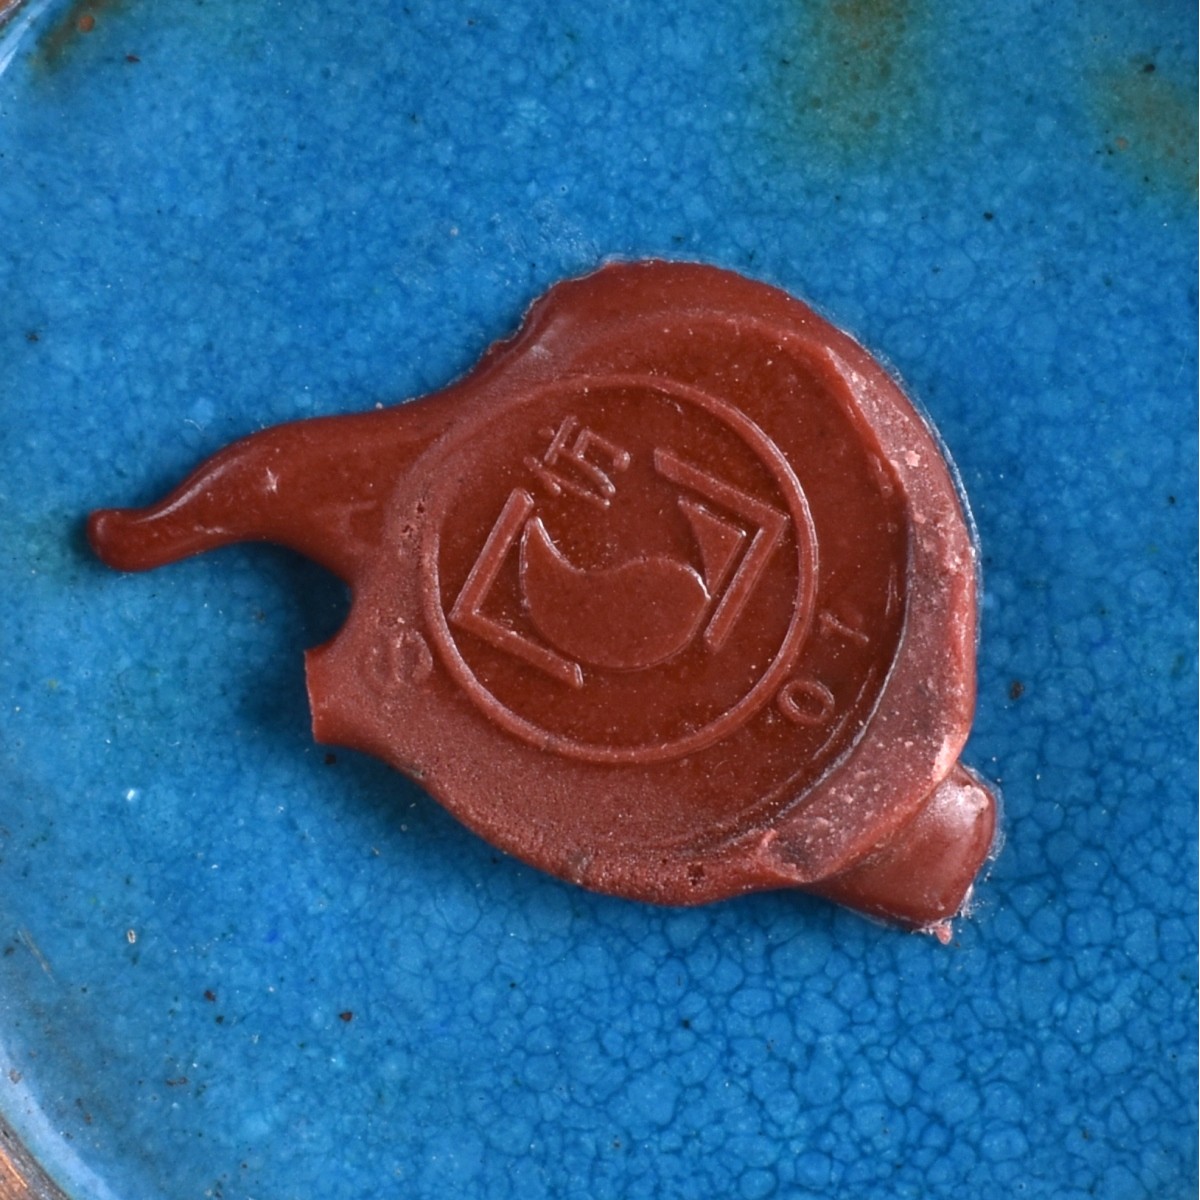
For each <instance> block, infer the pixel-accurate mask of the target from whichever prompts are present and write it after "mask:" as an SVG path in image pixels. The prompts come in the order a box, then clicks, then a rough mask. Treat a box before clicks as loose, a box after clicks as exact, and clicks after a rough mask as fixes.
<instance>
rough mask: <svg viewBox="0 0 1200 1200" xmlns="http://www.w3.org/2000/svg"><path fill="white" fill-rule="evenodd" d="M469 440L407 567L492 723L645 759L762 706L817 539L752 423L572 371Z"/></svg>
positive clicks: (690, 394)
mask: <svg viewBox="0 0 1200 1200" xmlns="http://www.w3.org/2000/svg"><path fill="white" fill-rule="evenodd" d="M488 435H489V436H486V437H483V438H476V439H473V441H472V442H471V443H470V444H468V445H466V446H462V445H459V446H457V447H455V449H454V451H453V453H452V455H449V456H448V457H447V459H446V461H445V463H444V471H445V478H444V480H443V481H442V486H441V487H440V488H439V489H435V491H434V499H433V506H434V511H433V514H432V516H433V520H432V521H431V522H430V524H429V525H428V526H427V529H428V536H427V538H426V544H425V551H424V565H425V570H426V571H427V572H428V576H427V578H429V579H430V580H431V581H432V585H431V586H429V587H428V588H427V589H426V592H425V594H426V597H427V603H428V605H429V610H430V611H429V612H428V616H429V620H430V625H431V628H432V630H433V632H434V637H435V641H436V642H437V643H438V646H439V649H440V651H441V654H442V657H443V659H444V661H445V663H446V665H447V666H448V668H449V669H450V671H451V672H452V673H453V674H454V676H455V677H456V678H457V679H458V682H459V683H460V684H461V686H462V687H463V688H464V689H465V690H466V692H467V693H468V694H469V695H470V696H471V698H472V699H473V700H474V702H475V703H476V704H477V705H479V706H480V708H482V709H483V711H484V712H485V713H486V714H487V715H488V716H489V717H490V718H491V719H492V720H494V721H495V722H496V723H497V724H499V725H500V726H502V727H504V728H506V729H508V730H509V731H510V732H511V733H514V734H516V735H517V736H519V737H521V738H522V739H524V740H526V741H529V742H532V743H534V744H535V745H538V746H540V747H543V748H545V749H548V750H552V751H555V752H557V753H561V754H566V755H569V756H573V757H578V758H581V759H585V760H590V761H595V762H654V761H662V760H667V759H675V758H678V757H681V756H683V755H685V754H688V753H690V752H693V751H696V750H700V749H703V748H704V747H707V746H710V745H712V744H713V743H715V742H717V741H719V740H720V739H722V738H724V737H726V736H728V735H729V734H730V733H732V732H733V731H734V730H736V729H738V728H740V727H741V726H743V725H744V724H745V723H746V722H747V721H748V720H750V719H751V718H752V717H753V716H754V715H755V714H756V713H757V712H759V711H760V710H761V709H762V708H763V706H764V705H766V704H767V703H769V702H770V700H771V699H772V697H774V696H775V694H776V693H777V692H778V690H779V688H780V686H781V685H782V683H783V682H784V680H785V677H786V675H787V672H788V670H789V667H790V666H791V664H792V663H793V662H794V661H795V658H796V656H797V654H798V652H799V650H800V647H801V646H802V645H803V643H804V640H805V638H806V636H807V634H808V632H809V630H810V627H811V624H812V620H813V597H814V595H815V591H816V584H817V544H816V536H815V533H814V529H813V521H812V516H811V514H810V511H809V505H808V501H807V499H806V498H805V495H804V492H803V489H802V488H801V485H800V483H799V481H798V479H797V477H796V475H795V473H794V471H793V470H792V468H791V467H790V466H789V464H788V462H787V461H786V460H785V458H784V457H783V455H782V454H781V453H780V452H779V450H778V449H777V448H776V447H775V445H774V444H773V443H772V442H771V440H770V439H769V438H768V437H767V436H766V435H765V434H764V433H763V431H762V430H761V429H760V428H759V427H758V426H757V425H755V424H754V422H753V421H751V420H750V419H749V418H748V417H747V416H745V415H744V414H743V413H742V412H740V411H739V410H738V409H737V408H735V407H734V406H733V405H731V404H729V403H726V402H725V401H723V400H721V399H720V398H718V397H716V396H714V395H712V394H710V393H709V392H707V391H705V390H701V389H699V388H696V387H693V386H690V385H688V384H684V383H677V382H673V381H664V380H661V379H658V378H654V377H650V376H604V377H583V378H572V379H569V380H566V381H563V382H561V383H558V384H555V385H552V386H549V387H547V388H544V389H543V390H540V391H537V392H535V393H533V394H532V395H530V396H529V397H528V398H527V399H525V400H523V401H522V403H520V405H518V406H514V408H512V409H510V410H509V411H508V412H506V413H505V414H504V419H503V420H502V421H497V422H496V427H495V429H494V430H491V429H489V430H488ZM467 480H469V481H470V487H464V486H462V484H463V483H464V482H465V481H467Z"/></svg>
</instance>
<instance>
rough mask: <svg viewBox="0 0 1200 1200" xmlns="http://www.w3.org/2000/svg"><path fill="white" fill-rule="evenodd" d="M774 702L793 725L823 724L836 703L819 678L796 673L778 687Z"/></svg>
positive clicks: (809, 725) (830, 715)
mask: <svg viewBox="0 0 1200 1200" xmlns="http://www.w3.org/2000/svg"><path fill="white" fill-rule="evenodd" d="M775 702H776V703H777V704H778V705H779V711H780V712H781V713H783V715H784V716H785V717H787V719H788V720H789V721H791V722H792V724H794V725H804V726H806V727H808V728H812V727H815V726H818V725H824V724H825V723H826V722H827V721H828V720H829V718H830V717H832V716H833V710H834V708H835V707H836V705H837V700H836V699H835V697H834V695H833V693H832V692H831V691H830V690H829V688H827V687H826V686H825V684H823V683H822V682H821V681H820V680H819V679H813V678H811V677H810V676H805V675H798V676H797V677H796V678H794V679H789V680H788V682H787V683H785V684H784V685H783V687H781V688H780V689H779V693H778V695H777V696H776V699H775Z"/></svg>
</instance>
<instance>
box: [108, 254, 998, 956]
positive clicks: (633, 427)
mask: <svg viewBox="0 0 1200 1200" xmlns="http://www.w3.org/2000/svg"><path fill="white" fill-rule="evenodd" d="M89 535H90V538H91V542H92V545H93V546H94V548H95V550H96V552H97V553H98V554H99V555H100V557H101V558H103V559H104V560H105V561H106V562H108V563H110V564H111V565H113V566H115V567H120V568H124V569H127V570H140V569H144V568H148V567H153V566H158V565H160V564H163V563H166V562H169V561H172V560H175V559H178V558H181V557H183V556H185V555H189V554H194V553H197V552H199V551H201V550H205V549H208V548H210V547H213V546H217V545H221V544H224V543H227V542H232V541H236V540H244V539H265V540H269V541H273V542H279V543H282V544H285V545H288V546H291V547H294V548H295V549H297V550H299V551H301V552H302V553H304V554H307V555H309V556H311V557H312V558H314V559H316V560H317V561H318V562H321V563H323V564H324V565H326V566H327V567H329V568H330V569H331V570H333V571H335V572H336V573H337V574H338V575H340V576H341V577H342V578H343V579H344V580H346V581H347V583H349V584H350V586H351V588H352V589H353V605H352V609H351V612H350V616H349V618H348V620H347V622H346V624H345V626H344V627H343V628H342V629H341V630H340V632H339V633H338V634H337V636H336V637H334V638H333V640H332V641H330V642H329V643H327V644H326V645H324V646H320V647H318V648H317V649H315V650H311V651H309V653H308V659H307V668H308V685H309V695H310V700H311V703H312V710H313V728H314V732H315V735H316V737H317V738H318V739H319V740H320V741H323V742H331V743H337V744H341V745H345V746H352V747H356V748H358V749H361V750H365V751H367V752H369V753H371V754H375V755H378V756H379V757H381V758H384V759H386V760H387V761H388V762H390V763H392V764H393V765H395V766H396V767H398V768H399V769H400V770H402V771H405V772H406V773H408V774H409V775H411V776H412V777H413V778H414V779H417V780H419V781H420V782H421V784H422V785H423V786H424V787H426V788H427V789H428V790H429V791H430V793H431V794H432V795H434V796H435V797H436V798H437V799H438V800H440V801H441V802H442V803H443V804H445V805H446V807H447V808H449V809H450V810H451V811H452V812H453V813H454V814H455V815H456V816H458V817H459V818H460V819H461V820H462V821H463V822H465V823H466V824H467V825H468V826H470V827H471V828H472V829H474V830H475V831H476V832H478V833H479V834H481V835H482V836H483V837H485V838H487V839H488V840H489V841H491V842H493V843H494V844H496V845H498V846H501V847H503V848H504V849H505V850H508V851H510V852H511V853H513V854H515V855H517V856H519V857H520V858H523V859H525V860H526V861H528V862H530V863H533V864H534V865H536V866H538V867H541V868H543V869H544V870H547V871H550V872H552V873H554V874H555V875H558V876H561V877H562V878H564V879H569V880H572V881H573V882H575V883H578V884H581V885H582V886H584V887H588V888H593V889H596V890H599V891H605V892H612V893H616V894H618V895H622V896H627V897H632V898H636V899H641V900H648V901H653V902H656V903H664V904H694V903H700V902H703V901H709V900H716V899H720V898H722V897H727V896H731V895H734V894H737V893H741V892H747V891H753V890H758V889H763V888H774V887H799V888H803V889H805V890H808V891H812V892H817V893H820V894H822V895H825V896H828V897H831V898H832V899H835V900H837V901H839V902H841V903H843V904H847V905H850V906H852V907H854V908H858V909H860V910H862V911H864V912H867V913H870V914H873V915H876V916H880V917H884V918H887V919H891V920H894V921H897V922H900V923H902V924H906V925H909V926H913V927H920V928H932V929H937V930H939V931H941V932H942V933H945V932H946V930H947V929H948V926H946V925H945V922H946V920H947V919H948V918H949V917H951V916H953V915H954V914H955V913H957V912H958V911H959V910H960V909H961V908H962V906H963V904H964V903H965V899H966V897H967V895H968V894H969V890H970V887H971V884H972V882H973V880H974V878H975V876H976V874H977V872H978V870H979V868H980V866H981V865H982V863H983V862H984V860H985V858H986V857H987V855H988V852H989V850H990V848H991V846H992V840H993V835H994V830H995V802H994V800H993V798H992V796H991V795H990V794H989V792H988V791H987V789H986V788H985V787H984V786H983V784H982V783H981V782H980V781H979V780H978V779H977V778H975V777H974V776H973V775H972V774H970V773H969V772H968V771H967V770H965V769H964V768H963V767H962V766H961V765H959V763H958V755H959V751H960V750H961V748H962V745H963V742H964V741H965V740H966V736H967V733H968V730H969V727H970V722H971V715H972V709H973V705H974V698H975V683H974V654H975V624H976V585H977V580H976V556H975V548H974V545H973V543H972V539H971V535H970V532H969V530H968V526H967V522H966V520H965V519H964V513H963V509H962V506H961V504H960V500H959V496H958V493H957V490H956V488H955V483H954V478H953V476H952V474H951V471H950V469H949V468H948V466H947V463H946V461H945V459H944V457H943V455H942V452H941V450H940V448H939V445H938V442H937V440H936V438H935V437H934V435H933V434H932V432H931V431H930V429H929V427H928V426H927V425H926V423H925V422H924V421H923V420H922V418H921V417H920V416H919V415H918V413H917V412H916V411H915V410H914V408H913V406H912V404H911V403H910V402H909V401H908V400H907V399H906V398H905V397H904V395H903V394H902V393H901V391H900V390H899V389H898V388H897V386H896V385H895V383H894V382H893V381H892V380H891V379H890V378H889V376H888V375H887V373H886V372H885V371H884V370H883V369H882V368H881V367H880V365H879V364H878V363H877V362H875V361H874V360H873V359H872V358H871V357H870V356H869V355H868V354H867V353H866V352H865V351H864V350H863V349H862V348H861V347H860V346H859V345H857V344H856V343H855V342H854V341H853V340H851V339H850V338H849V337H847V336H846V335H845V334H843V333H840V332H839V331H838V330H836V329H834V328H833V327H832V326H830V325H829V324H828V323H827V322H825V321H823V320H822V319H821V318H819V317H818V316H816V315H815V314H814V313H813V312H812V311H810V310H809V309H808V308H806V307H805V306H804V305H802V304H800V303H799V302H798V301H796V300H794V299H792V298H791V297H789V296H787V295H786V294H784V293H783V292H780V291H778V290H776V289H774V288H770V287H767V286H765V285H762V284H759V283H754V282H751V281H749V280H747V279H744V278H742V277H740V276H738V275H735V274H732V273H730V272H727V271H722V270H717V269H715V268H712V267H707V266H699V265H693V264H675V263H663V262H648V263H638V264H624V265H613V266H609V267H606V268H604V269H603V270H601V271H599V272H597V273H596V274H594V275H591V276H589V277H587V278H584V279H579V280H573V281H570V282H567V283H563V284H560V285H559V286H557V287H555V288H554V289H553V290H552V291H551V292H550V293H549V294H548V295H546V296H545V297H544V298H543V299H542V300H541V301H539V302H538V303H537V304H536V305H534V307H533V308H532V310H531V311H530V313H529V314H528V316H527V318H526V321H525V323H524V325H523V327H522V328H521V330H520V331H519V332H518V333H517V334H516V336H515V337H514V338H513V339H512V340H510V341H508V342H505V343H502V344H499V345H497V346H494V347H493V348H492V349H491V350H490V351H489V352H488V353H487V354H486V355H485V357H484V359H483V361H482V362H481V363H480V364H479V366H478V367H477V368H476V369H475V370H474V371H473V372H472V373H471V374H470V375H469V376H467V377H466V378H465V379H463V380H461V381H459V382H458V383H456V384H454V385H452V386H451V387H449V388H447V389H446V390H444V391H442V392H439V393H437V394H435V395H432V396H429V397H426V398H424V399H422V400H418V401H413V402H410V403H406V404H402V405H400V406H398V407H395V408H390V409H382V410H378V411H375V412H370V413H366V414H362V415H353V416H343V417H332V418H324V419H316V420H309V421H302V422H297V423H295V424H290V425H284V426H281V427H279V428H276V429H270V430H266V431H264V432H262V433H258V434H255V435H253V436H251V437H248V438H246V439H245V440H243V441H241V442H238V443H236V444H235V445H232V446H230V447H228V448H227V449H225V450H224V451H222V452H221V453H219V454H217V455H216V456H215V457H214V458H212V459H210V460H209V461H208V462H207V463H205V464H203V465H202V466H201V467H200V468H199V469H198V470H197V471H196V472H195V473H194V474H193V475H192V476H191V477H190V478H188V479H187V480H185V481H184V483H183V484H181V485H180V487H179V488H178V489H176V490H175V491H174V492H172V493H171V494H170V495H169V496H167V497H166V498H165V499H164V500H162V501H161V502H160V503H158V504H156V505H154V506H152V507H150V508H146V509H140V510H120V509H108V510H103V511H100V512H96V513H94V514H93V515H92V517H91V521H90V524H89Z"/></svg>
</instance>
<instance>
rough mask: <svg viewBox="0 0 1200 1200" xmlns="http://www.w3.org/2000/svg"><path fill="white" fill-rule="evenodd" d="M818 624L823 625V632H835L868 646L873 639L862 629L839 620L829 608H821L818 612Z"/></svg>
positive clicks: (848, 639) (841, 636)
mask: <svg viewBox="0 0 1200 1200" xmlns="http://www.w3.org/2000/svg"><path fill="white" fill-rule="evenodd" d="M817 624H818V625H820V626H821V632H822V633H828V634H835V635H836V636H838V637H840V638H845V640H846V641H848V642H857V643H858V644H859V645H860V646H866V645H867V644H868V643H869V642H870V641H871V639H870V638H869V637H868V636H867V635H866V634H865V633H863V631H862V630H861V629H855V628H854V627H853V626H852V625H847V624H846V623H845V621H839V620H838V619H837V617H835V616H834V615H833V613H831V612H830V611H829V609H827V608H823V609H821V611H820V612H819V613H818V614H817Z"/></svg>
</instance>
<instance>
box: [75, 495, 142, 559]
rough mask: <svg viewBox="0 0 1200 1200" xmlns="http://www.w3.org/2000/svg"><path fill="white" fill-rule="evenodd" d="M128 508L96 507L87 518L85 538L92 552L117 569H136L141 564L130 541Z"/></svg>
mask: <svg viewBox="0 0 1200 1200" xmlns="http://www.w3.org/2000/svg"><path fill="white" fill-rule="evenodd" d="M131 524H132V522H131V521H130V510H129V509H127V508H98V509H96V511H95V512H93V513H90V514H89V515H88V519H87V540H88V545H89V546H91V548H92V552H93V553H94V554H95V555H96V557H97V558H98V559H100V561H101V562H103V563H105V564H106V565H107V566H110V567H115V568H116V569H117V570H118V571H136V570H138V569H139V567H140V566H141V564H139V562H138V561H137V559H138V556H137V554H136V553H134V547H133V546H132V545H131V543H130V539H129V530H130V526H131Z"/></svg>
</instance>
